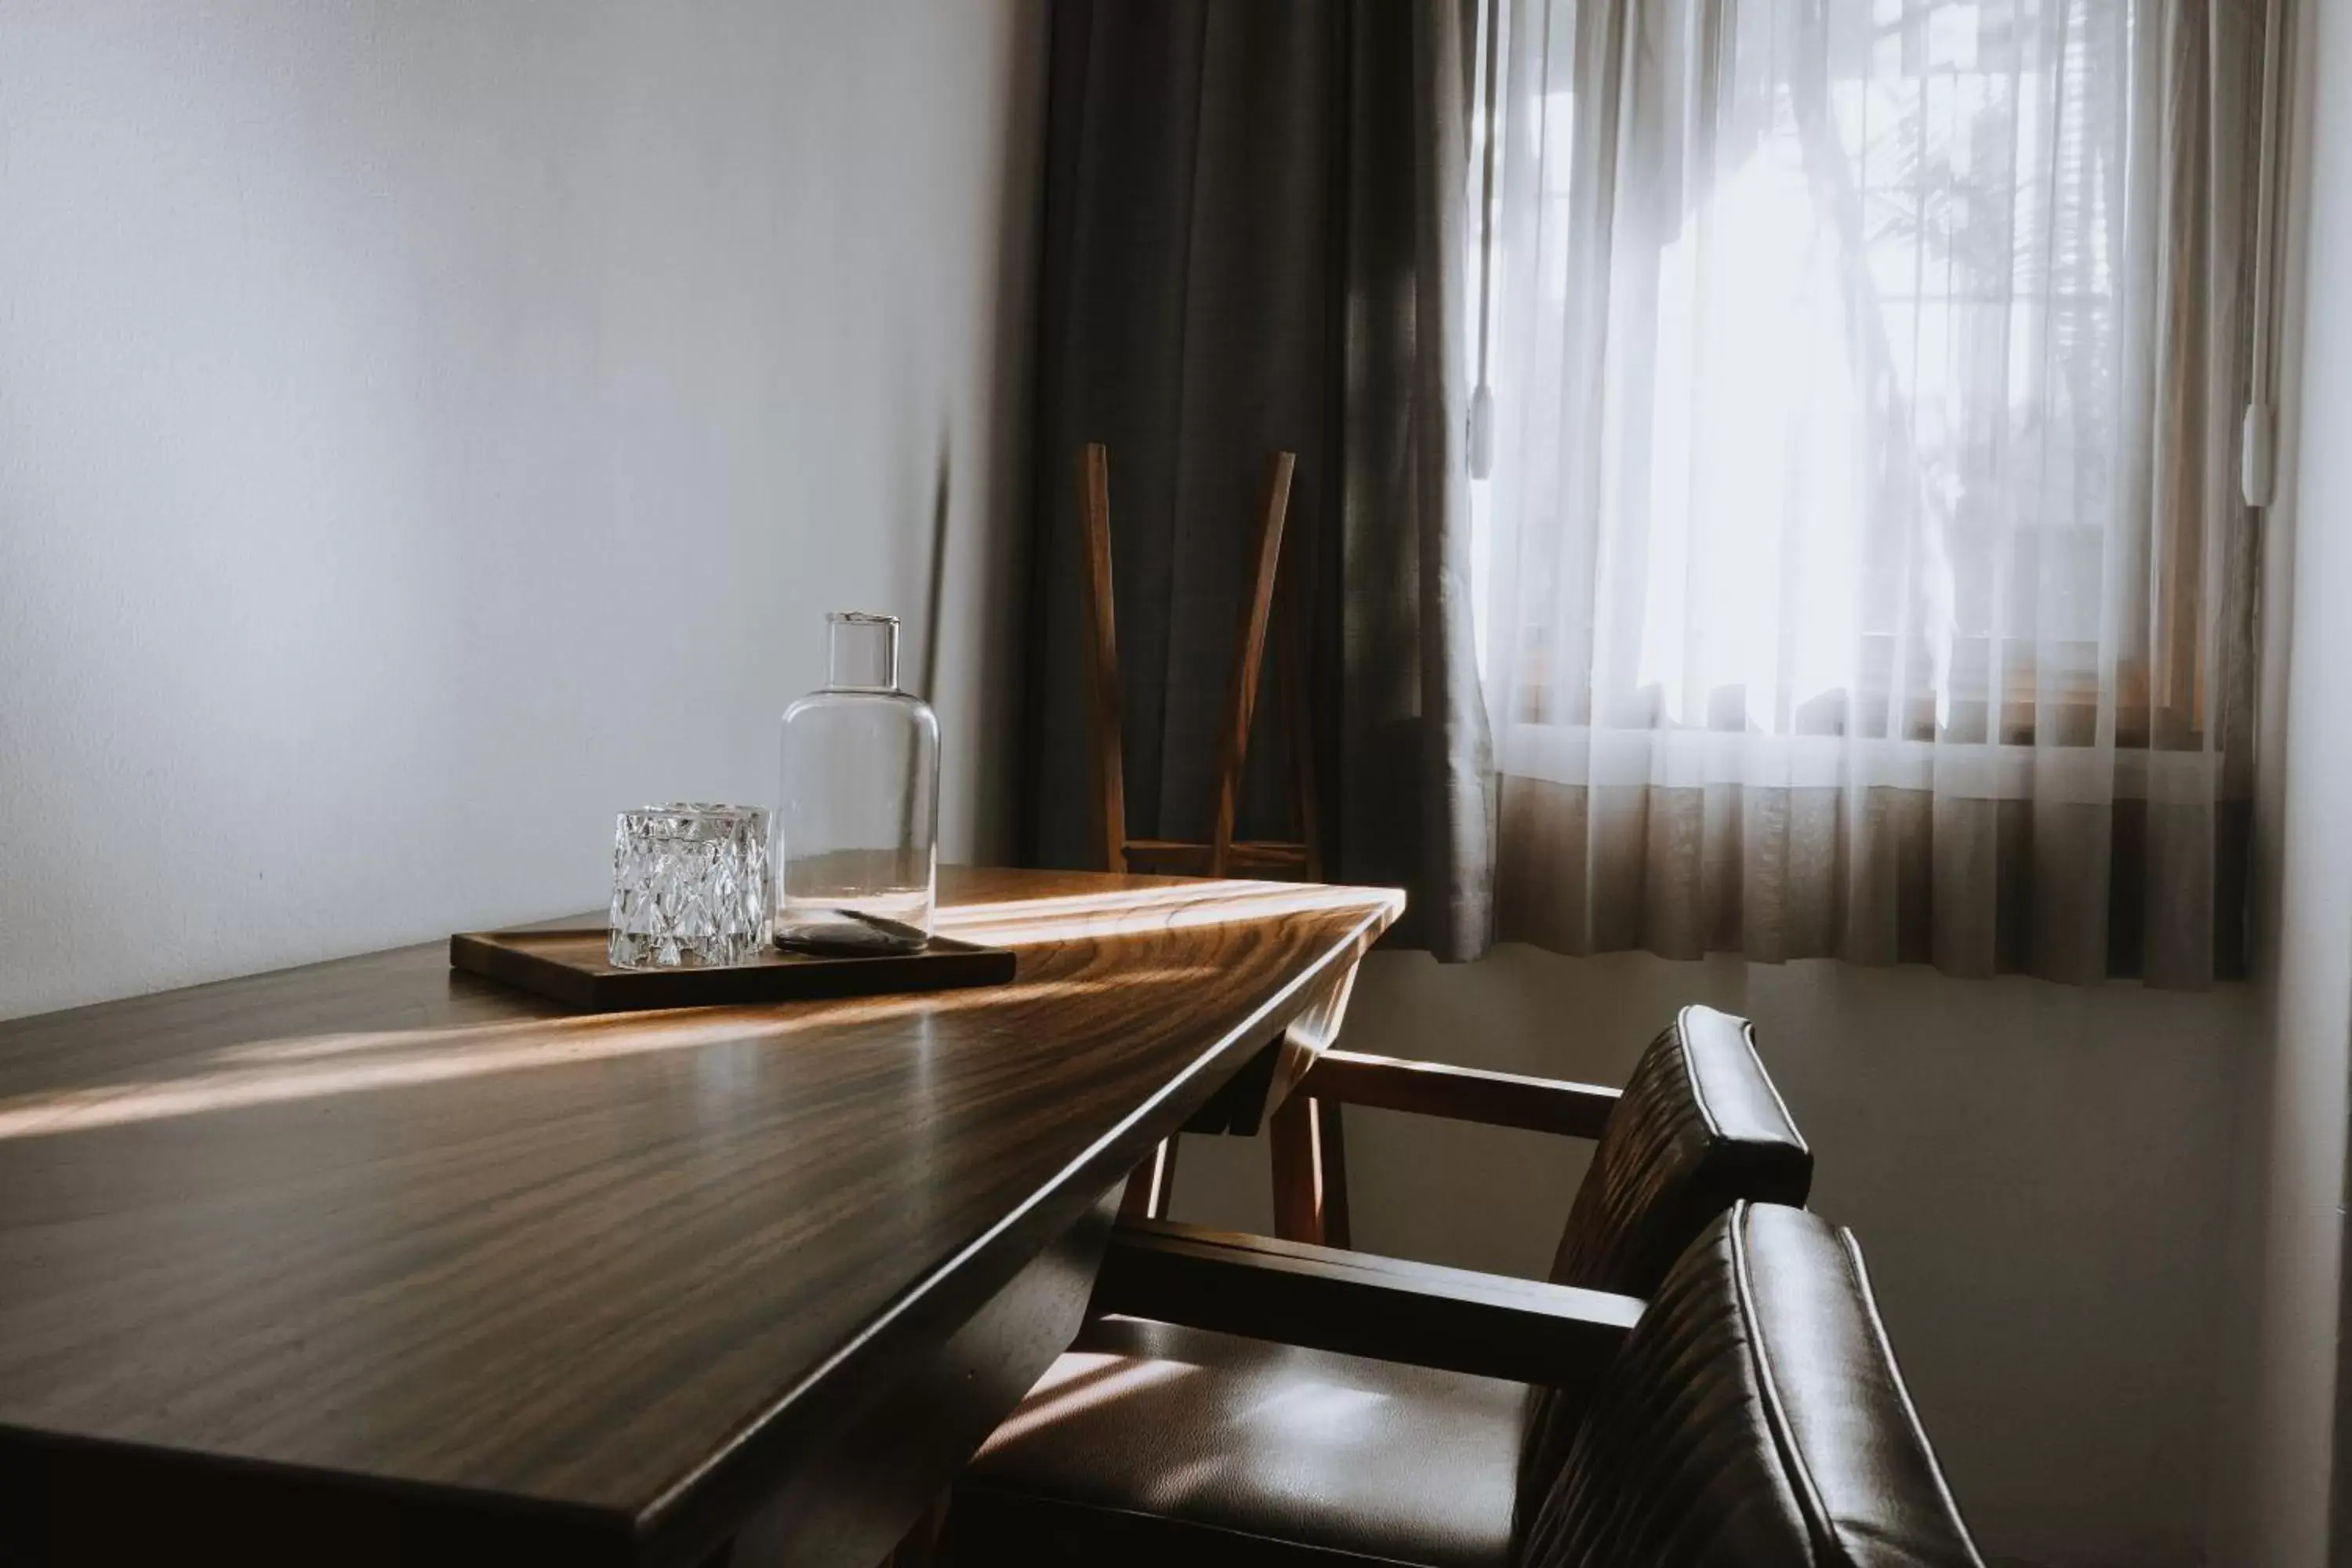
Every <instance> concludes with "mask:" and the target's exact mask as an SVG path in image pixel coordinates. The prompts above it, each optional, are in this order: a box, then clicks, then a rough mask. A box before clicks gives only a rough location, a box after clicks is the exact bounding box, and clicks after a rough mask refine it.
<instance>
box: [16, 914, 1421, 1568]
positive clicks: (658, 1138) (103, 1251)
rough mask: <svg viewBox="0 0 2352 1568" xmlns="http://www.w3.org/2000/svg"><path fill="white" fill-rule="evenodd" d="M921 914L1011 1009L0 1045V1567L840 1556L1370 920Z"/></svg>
mask: <svg viewBox="0 0 2352 1568" xmlns="http://www.w3.org/2000/svg"><path fill="white" fill-rule="evenodd" d="M942 899H943V902H944V903H945V904H946V905H947V906H949V907H948V908H947V909H946V910H944V911H943V913H942V926H943V928H944V929H945V930H946V931H948V932H949V933H950V934H954V935H959V936H964V937H968V938H971V939H973V940H979V941H984V942H1001V943H1005V944H1009V945H1017V946H1018V947H1019V949H1020V951H1021V977H1020V979H1019V980H1018V981H1016V982H1015V983H1014V984H1011V985H1008V986H1003V987H997V988H992V989H987V990H975V991H967V992H959V993H950V994H938V995H929V996H922V997H895V998H875V999H867V1000H863V1001H848V1002H824V1003H803V1004H794V1005H782V1006H772V1007H764V1008H749V1007H746V1008H726V1009H719V1008H710V1009H699V1010H681V1011H677V1012H670V1013H658V1014H635V1015H620V1016H597V1017H573V1016H562V1015H561V1014H560V1013H558V1012H557V1011H556V1010H555V1009H554V1008H553V1007H552V1005H550V1004H546V1003H542V1002H541V1001H538V1000H536V999H534V998H531V997H529V996H525V995H522V994H516V993H510V992H508V991H505V990H503V989H500V988H498V987H496V986H494V985H492V984H489V983H488V982H484V981H478V980H476V979H474V978H472V977H470V976H467V975H462V974H457V973H451V972H450V971H449V970H448V969H447V968H446V947H445V944H443V943H440V942H432V943H427V944H425V945H422V946H418V947H412V948H403V949H399V950H397V951H394V952H384V953H378V954H374V955H372V956H368V957H364V958H354V959H347V960H342V961H340V962H337V963H322V964H315V965H312V966H310V967H308V968H303V969H294V970H288V971H284V972H282V973H274V974H264V975H257V976H255V977H252V978H250V979H245V980H234V981H226V982H223V983H221V984H213V985H202V986H196V987H194V988H192V989H189V990H185V991H178V992H173V993H169V994H162V995H155V996H148V997H143V998H139V999H136V1000H131V1001H126V1002H117V1003H110V1004H107V1005H102V1006H97V1007H85V1008H79V1009H77V1010H74V1011H71V1012H66V1013H57V1014H51V1015H48V1016H44V1017H37V1018H26V1019H20V1020H17V1021H16V1022H13V1023H5V1024H0V1475H5V1477H6V1478H7V1484H6V1492H7V1501H6V1503H5V1506H4V1507H0V1560H5V1561H9V1562H16V1561H23V1560H26V1559H27V1558H30V1559H32V1560H36V1561H42V1560H52V1559H54V1560H72V1561H113V1560H120V1559H122V1558H125V1557H130V1556H133V1555H137V1556H141V1557H142V1558H143V1559H144V1560H147V1561H156V1562H161V1561H204V1560H223V1561H239V1562H255V1561H274V1560H281V1559H283V1560H293V1559H299V1560H301V1561H305V1562H338V1563H342V1562H352V1561H403V1562H415V1561H429V1562H436V1563H446V1562H454V1561H467V1562H473V1561H489V1560H493V1559H495V1560H498V1561H500V1562H504V1563H549V1562H580V1563H638V1562H645V1563H702V1562H706V1561H712V1560H717V1559H719V1557H720V1556H721V1555H722V1554H723V1553H725V1552H729V1551H730V1549H731V1551H732V1557H731V1558H730V1559H727V1560H730V1561H732V1562H735V1563H753V1562H756V1563H769V1562H775V1563H801V1562H808V1563H840V1564H861V1565H863V1564H869V1563H873V1562H875V1561H876V1560H877V1559H878V1558H880V1557H881V1556H882V1555H883V1554H884V1553H885V1552H887V1550H888V1549H889V1547H890V1545H891V1543H892V1542H894V1541H895V1540H896V1538H897V1536H898V1532H899V1531H902V1530H903V1529H905V1528H906V1526H907V1525H908V1523H909V1522H910V1521H913V1520H914V1519H915V1518H917V1517H918V1516H919V1513H920V1512H921V1510H922V1509H923V1507H924V1506H925V1504H926V1503H927V1502H928V1501H929V1500H930V1499H931V1498H932V1497H933V1496H934V1495H936V1494H937V1493H938V1492H939V1491H940V1489H941V1488H942V1487H944V1486H945V1485H946V1484H947V1483H948V1482H949V1481H950V1479H951V1477H952V1476H953V1474H954V1472H955V1470H956V1468H958V1467H959V1466H960V1465H961V1462H962V1460H963V1459H964V1458H966V1457H967V1456H968V1455H969V1454H970V1453H971V1450H972V1448H973V1447H976V1446H977V1444H978V1442H979V1441H980V1439H981V1438H982V1436H984V1435H985V1434H986V1433H987V1431H988V1430H989V1429H990V1428H991V1427H992V1426H993V1424H994V1423H995V1422H996V1421H997V1420H998V1419H999V1418H1000V1417H1001V1416H1002V1415H1003V1413H1004V1412H1006V1411H1007V1410H1009V1409H1010V1408H1011V1407H1012V1405H1013V1404H1014V1403H1015V1402H1016V1401H1017V1400H1018V1398H1019V1397H1020V1395H1021V1394H1022V1393H1023V1392H1024V1390H1025V1389H1026V1387H1027V1386H1028V1384H1030V1383H1031V1382H1032V1381H1033V1380H1034V1377H1035V1376H1036V1374H1037V1373H1039V1372H1040V1371H1041V1370H1042V1369H1043V1368H1044V1367H1045V1365H1047V1364H1048V1363H1049V1362H1050V1361H1051V1359H1052V1357H1053V1356H1054V1355H1055V1354H1056V1353H1058V1352H1060V1350H1061V1349H1062V1348H1064V1347H1065V1346H1066V1344H1067V1343H1068V1342H1069V1340H1070V1338H1071V1336H1072V1335H1073V1333H1074V1332H1075V1331H1076V1327H1077V1323H1078V1319H1079V1315H1080V1313H1081V1311H1082V1310H1083V1308H1084V1304H1085V1301H1086V1298H1087V1291H1088V1289H1089V1287H1090V1284H1091V1280H1092V1277H1093V1272H1094V1268H1095V1265H1096V1262H1097V1259H1098V1258H1099V1256H1100V1250H1101V1247H1102V1244H1103V1239H1104V1237H1105V1235H1106V1233H1107V1229H1108V1215H1109V1211H1110V1206H1111V1200H1112V1199H1114V1198H1115V1197H1116V1195H1117V1193H1118V1187H1119V1184H1120V1182H1121V1180H1122V1178H1124V1177H1125V1176H1126V1174H1127V1173H1128V1172H1129V1170H1130V1169H1131V1168H1132V1167H1134V1166H1135V1165H1136V1164H1137V1163H1138V1162H1139V1161H1140V1160H1142V1159H1143V1158H1144V1157H1145V1155H1146V1154H1147V1153H1148V1152H1150V1150H1151V1149H1152V1148H1153V1147H1154V1146H1155V1144H1156V1143H1157V1142H1159V1141H1160V1140H1161V1139H1163V1138H1165V1137H1166V1136H1168V1135H1169V1134H1170V1133H1171V1132H1173V1131H1176V1130H1177V1128H1178V1127H1179V1126H1180V1125H1181V1124H1182V1123H1183V1122H1185V1121H1186V1120H1187V1119H1188V1118H1194V1117H1196V1116H1200V1115H1207V1116H1209V1117H1210V1118H1211V1119H1212V1120H1216V1119H1225V1118H1231V1117H1234V1116H1236V1115H1239V1116H1243V1117H1244V1118H1245V1117H1246V1116H1247V1114H1248V1113H1249V1112H1248V1108H1247V1107H1239V1108H1237V1107H1236V1105H1235V1103H1234V1100H1235V1092H1236V1089H1246V1090H1248V1091H1249V1092H1250V1093H1252V1094H1255V1095H1257V1096H1260V1097H1262V1098H1264V1099H1266V1100H1278V1099H1279V1098H1280V1097H1281V1096H1282V1094H1283V1093H1284V1092H1285V1091H1286V1086H1287V1085H1289V1084H1291V1083H1293V1082H1295V1081H1296V1079H1297V1076H1298V1074H1299V1073H1300V1072H1302V1071H1303V1070H1304V1068H1305V1067H1306V1066H1307V1063H1308V1062H1309V1061H1311V1059H1312V1058H1313V1056H1314V1054H1315V1053H1316V1052H1317V1051H1318V1049H1319V1048H1320V1047H1321V1045H1322V1043H1323V1041H1324V1040H1326V1039H1327V1038H1328V1037H1329V1035H1330V1033H1331V1031H1332V1030H1333V1029H1334V1028H1336V1026H1337V1024H1338V1016H1339V1011H1340V1009H1341V1008H1342V1007H1343V1006H1344V1004H1345V997H1346V990H1347V985H1348V983H1349V980H1350V978H1351V977H1352V974H1353V972H1354V968H1355V963H1356V960H1357V958H1358V957H1359V956H1360V954H1361V952H1363V950H1364V948H1365V947H1366V946H1367V945H1368V944H1369V943H1370V942H1371V941H1372V940H1373V939H1374V938H1375V937H1376V936H1377V935H1378V934H1379V933H1380V932H1381V931H1382V930H1383V929H1384V928H1385V927H1386V926H1387V925H1388V923H1389V922H1390V921H1391V920H1392V919H1393V918H1394V917H1395V915H1396V913H1397V912H1398V910H1399V909H1400V908H1401V907H1402V895H1401V894H1397V893H1394V892H1390V891H1385V890H1380V889H1351V888H1319V887H1300V886H1293V885H1284V884H1273V883H1248V882H1183V881H1175V880H1169V879H1153V878H1136V877H1111V876H1096V875H1077V874H1063V873H1042V872H1014V871H963V872H961V873H958V872H949V873H947V874H944V875H943V877H942ZM1270 1042H1271V1047H1270ZM1252 1063H1255V1064H1256V1065H1255V1066H1254V1067H1253V1068H1252V1070H1251V1071H1249V1072H1244V1071H1243V1070H1242V1069H1243V1068H1244V1066H1245V1064H1252ZM1229 1085H1232V1086H1234V1087H1228V1086H1229ZM1221 1091H1222V1099H1221V1100H1216V1102H1215V1103H1213V1097H1219V1096H1220V1095H1221ZM215 1547H216V1548H218V1549H220V1550H218V1551H206V1550H205V1549H207V1548H215ZM159 1551H160V1552H166V1553H168V1554H167V1555H158V1554H157V1553H158V1552H159Z"/></svg>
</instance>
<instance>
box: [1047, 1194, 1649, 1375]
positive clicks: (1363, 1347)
mask: <svg viewBox="0 0 2352 1568" xmlns="http://www.w3.org/2000/svg"><path fill="white" fill-rule="evenodd" d="M1091 1310H1094V1311H1095V1312H1097V1313H1107V1312H1118V1313H1122V1314H1125V1315H1127V1316H1129V1317H1138V1318H1154V1319H1158V1320H1160V1321H1162V1322H1174V1323H1184V1324H1188V1325H1190V1326H1192V1327H1193V1328H1200V1329H1210V1330H1213V1331H1217V1332H1220V1333H1229V1334H1244V1335H1248V1336H1250V1337H1251V1338H1254V1339H1264V1340H1274V1341H1277V1342H1283V1343H1286V1344H1295V1345H1306V1346H1308V1347H1310V1348H1312V1349H1315V1350H1324V1351H1337V1352H1340V1353H1342V1354H1347V1355H1360V1356H1370V1357H1373V1358H1376V1359H1378V1360H1381V1361H1393V1362H1403V1363H1408V1364H1410V1365H1413V1366H1427V1367H1435V1368H1438V1369H1439V1370H1441V1371H1445V1372H1466V1373H1476V1374H1478V1375H1481V1376H1485V1377H1504V1378H1510V1379H1512V1380H1514V1381H1516V1382H1520V1383H1537V1384H1552V1385H1554V1386H1559V1387H1580V1386H1584V1385H1586V1384H1589V1383H1590V1382H1591V1379H1592V1378H1593V1377H1595V1376H1597V1375H1598V1374H1599V1373H1600V1371H1601V1368H1603V1367H1605V1366H1606V1365H1608V1363H1609V1362H1610V1360H1611V1359H1612V1357H1614V1356H1615V1354H1616V1353H1617V1347H1618V1344H1619V1342H1621V1341H1622V1340H1623V1338H1624V1337H1625V1332H1626V1331H1627V1330H1629V1329H1631V1328H1632V1327H1633V1323H1634V1321H1635V1320H1637V1319H1639V1318H1640V1317H1641V1315H1642V1303H1641V1302H1640V1301H1638V1300H1634V1299H1633V1298H1632V1297H1630V1296H1611V1295H1606V1294H1603V1293H1602V1292H1601V1291H1598V1290H1578V1289H1570V1288H1569V1287H1567V1286H1564V1285H1547V1284H1545V1283H1543V1282H1542V1281H1540V1280H1534V1279H1512V1278H1509V1277H1507V1276H1504V1275H1497V1274H1478V1273H1474V1272H1472V1271H1471V1270H1469V1269H1465V1268H1440V1267H1439V1266H1437V1265H1435V1264H1431V1263H1408V1262H1406V1261H1404V1260H1402V1259H1401V1258H1378V1257H1372V1256H1370V1255H1367V1254H1364V1253H1360V1252H1343V1251H1340V1250H1339V1249H1337V1248H1334V1247H1311V1246H1308V1245H1307V1244H1306V1243H1304V1242H1295V1241H1277V1240H1276V1239H1274V1238H1273V1237H1264V1236H1242V1235H1236V1234H1234V1233H1233V1232H1230V1231H1219V1230H1210V1229H1207V1228H1205V1227H1203V1226H1191V1225H1179V1224H1176V1223H1174V1222H1172V1221H1169V1220H1131V1221H1122V1222H1121V1223H1120V1224H1119V1225H1118V1227H1117V1228H1116V1229H1114V1230H1113V1231H1112V1233H1111V1240H1110V1247H1109V1250H1108V1252H1107V1253H1106V1254H1105V1256H1104V1258H1103V1264H1102V1271H1101V1272H1100V1273H1099V1274H1098V1275H1097V1276H1096V1279H1095V1294H1094V1300H1093V1304H1092V1309H1091Z"/></svg>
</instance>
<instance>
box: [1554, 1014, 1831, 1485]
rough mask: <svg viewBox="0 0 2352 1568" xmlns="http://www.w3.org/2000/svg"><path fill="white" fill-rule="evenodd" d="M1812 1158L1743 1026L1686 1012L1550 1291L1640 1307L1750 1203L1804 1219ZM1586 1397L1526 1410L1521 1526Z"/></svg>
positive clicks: (1587, 1176)
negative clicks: (1796, 1212)
mask: <svg viewBox="0 0 2352 1568" xmlns="http://www.w3.org/2000/svg"><path fill="white" fill-rule="evenodd" d="M1812 1184H1813V1153H1812V1151H1811V1149H1809V1148H1807V1147H1806V1146H1805V1141H1804V1139H1803V1137H1802V1136H1801V1135H1800V1134H1799V1133H1798V1131H1797V1127H1796V1123H1795V1122H1793V1121H1790V1119H1789V1110H1788V1107H1787V1106H1785V1105H1783V1104H1781V1103H1780V1093H1779V1091H1778V1090H1776V1089H1774V1088H1773V1087H1772V1079H1771V1077H1770V1075H1769V1074H1768V1073H1766V1072H1765V1070H1764V1063H1763V1061H1762V1059H1761V1058H1759V1057H1758V1056H1757V1054H1756V1030H1755V1027H1754V1026H1752V1025H1751V1024H1749V1023H1748V1020H1747V1019H1745V1018H1737V1017H1734V1016H1731V1015H1730V1014H1728V1013H1719V1012H1717V1011H1716V1010H1715V1009H1714V1008H1712V1007H1696V1006H1693V1007H1685V1008H1684V1009H1683V1010H1682V1011H1681V1012H1680V1013H1677V1014H1676V1015H1675V1021H1674V1022H1673V1023H1672V1024H1670V1025H1669V1026H1667V1027H1666V1028H1665V1030H1664V1032H1663V1033H1661V1034H1660V1035H1659V1036H1658V1037H1657V1038H1656V1039H1654V1040H1653V1041H1651V1042H1650V1047H1649V1049H1647V1050H1645V1051H1643V1053H1642V1058H1641V1060H1640V1061H1638V1062H1636V1063H1635V1064H1634V1065H1633V1076H1632V1077H1631V1078H1630V1079H1627V1080H1626V1082H1625V1089H1624V1093H1623V1095H1622V1098H1621V1099H1620V1100H1618V1101H1617V1105H1616V1109H1615V1110H1612V1111H1611V1112H1610V1113H1609V1121H1608V1125H1607V1126H1606V1127H1604V1128H1603V1129H1602V1130H1601V1142H1600V1144H1599V1146H1598V1147H1597V1148H1595V1149H1594V1151H1593V1154H1592V1163H1591V1165H1590V1166H1589V1167H1588V1168H1587V1169H1586V1171H1585V1173H1584V1181H1583V1184H1581V1185H1580V1186H1579V1187H1578V1188H1577V1190H1576V1200H1575V1202H1574V1204H1573V1205H1571V1206H1570V1209H1569V1214H1568V1227H1567V1229H1566V1230H1565V1231H1563V1232H1562V1233H1561V1236H1560V1238H1559V1251H1558V1252H1557V1253H1556V1254H1555V1255H1554V1257H1553V1259H1552V1266H1551V1281H1552V1283H1553V1284H1555V1285H1575V1286H1580V1287H1581V1288H1583V1289H1588V1290H1607V1291H1610V1292H1612V1293H1613V1294H1615V1295H1620V1296H1639V1297H1641V1298H1643V1299H1644V1300H1647V1299H1648V1298H1649V1297H1651V1296H1654V1295H1655V1294H1656V1293H1657V1289H1658V1285H1659V1282H1660V1281H1661V1280H1663V1279H1664V1278H1665V1277H1666V1270H1667V1269H1669V1268H1672V1267H1674V1263H1675V1259H1676V1258H1680V1257H1681V1256H1682V1254H1683V1252H1684V1249H1685V1248H1686V1247H1689V1246H1690V1244H1691V1243H1692V1242H1693V1241H1695V1240H1696V1239H1697V1238H1698V1237H1699V1235H1700V1233H1701V1232H1703V1231H1705V1230H1706V1227H1707V1226H1709V1225H1710V1224H1711V1223H1713V1222H1714V1221H1715V1219H1716V1218H1717V1216H1719V1215H1721V1214H1722V1213H1723V1212H1724V1211H1725V1210H1726V1209H1727V1208H1729V1207H1730V1206H1731V1205H1733V1204H1735V1203H1737V1202H1738V1201H1739V1200H1740V1199H1742V1198H1747V1199H1751V1200H1753V1201H1756V1202H1759V1203H1771V1204H1786V1205H1790V1206H1791V1207H1798V1208H1801V1207H1802V1206H1804V1202H1805V1198H1806V1194H1808V1193H1810V1192H1811V1189H1812ZM1588 1393H1589V1391H1587V1390H1580V1389H1554V1390H1546V1391H1545V1392H1543V1393H1542V1394H1538V1396H1537V1398H1536V1399H1535V1400H1534V1401H1533V1402H1532V1403H1531V1404H1530V1405H1529V1406H1528V1423H1527V1438H1526V1442H1525V1444H1524V1446H1523V1447H1522V1450H1521V1455H1520V1465H1519V1497H1520V1521H1519V1522H1520V1524H1521V1525H1522V1526H1523V1527H1524V1526H1525V1524H1526V1523H1527V1514H1528V1512H1529V1511H1530V1510H1533V1508H1534V1507H1535V1506H1536V1504H1537V1503H1538V1502H1539V1501H1540V1500H1542V1498H1543V1495H1544V1493H1545V1492H1546V1491H1547V1490H1548V1489H1549V1487H1550V1483H1551V1478H1552V1477H1553V1476H1555V1475H1557V1474H1558V1473H1559V1465H1560V1461H1561V1460H1562V1459H1564V1458H1566V1457H1567V1452H1568V1445H1569V1443H1570V1440H1571V1439H1572V1438H1573V1437H1574V1436H1575V1434H1576V1426H1577V1423H1578V1421H1579V1419H1580V1417H1581V1416H1582V1415H1583V1411H1584V1399H1585V1397H1586V1395H1587V1394H1588Z"/></svg>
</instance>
